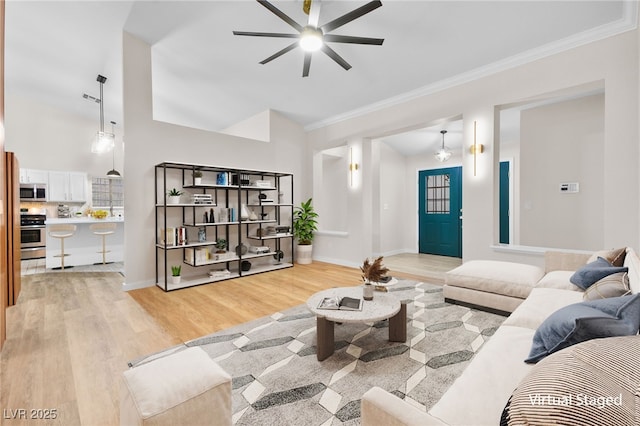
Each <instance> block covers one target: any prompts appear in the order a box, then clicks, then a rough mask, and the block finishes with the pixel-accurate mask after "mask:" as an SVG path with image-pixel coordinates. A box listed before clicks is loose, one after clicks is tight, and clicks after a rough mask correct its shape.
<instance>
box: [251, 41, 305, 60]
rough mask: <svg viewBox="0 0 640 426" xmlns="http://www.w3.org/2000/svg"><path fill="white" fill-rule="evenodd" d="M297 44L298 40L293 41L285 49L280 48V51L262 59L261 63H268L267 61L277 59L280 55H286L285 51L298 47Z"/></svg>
mask: <svg viewBox="0 0 640 426" xmlns="http://www.w3.org/2000/svg"><path fill="white" fill-rule="evenodd" d="M296 46H298V42H297V41H296V42H294V43H291V44H290V45H288V46H287V47H285V48H284V49H282V50H279V51H278V52H276V53H274V54H273V55H271V56H269V57H268V58H267V59H265V60H263V61H260V63H261V64H262V65H264V64H266V63H267V62H271V61H273V60H274V59H276V58H278V57H280V56H282V55H284V54H285V53H287V52H288V51H290V50H293V49H295V48H296Z"/></svg>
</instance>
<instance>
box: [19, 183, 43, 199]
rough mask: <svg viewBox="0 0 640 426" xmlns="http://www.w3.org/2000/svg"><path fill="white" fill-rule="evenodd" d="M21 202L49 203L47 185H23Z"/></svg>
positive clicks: (21, 185) (21, 186) (21, 187)
mask: <svg viewBox="0 0 640 426" xmlns="http://www.w3.org/2000/svg"><path fill="white" fill-rule="evenodd" d="M20 201H47V185H46V184H44V183H21V184H20Z"/></svg>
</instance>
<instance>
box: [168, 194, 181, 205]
mask: <svg viewBox="0 0 640 426" xmlns="http://www.w3.org/2000/svg"><path fill="white" fill-rule="evenodd" d="M167 204H180V196H179V195H169V196H168V197H167Z"/></svg>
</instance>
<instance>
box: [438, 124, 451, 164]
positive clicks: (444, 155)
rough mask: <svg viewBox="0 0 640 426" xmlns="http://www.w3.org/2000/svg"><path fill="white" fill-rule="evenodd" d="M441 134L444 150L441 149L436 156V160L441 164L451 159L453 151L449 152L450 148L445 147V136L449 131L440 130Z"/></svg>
mask: <svg viewBox="0 0 640 426" xmlns="http://www.w3.org/2000/svg"><path fill="white" fill-rule="evenodd" d="M440 133H442V148H440V149H439V150H438V151H436V153H435V154H434V155H435V157H436V160H438V161H439V162H441V163H444V162H445V161H447V160H448V159H449V158H451V151H449V148H447V147H446V146H444V135H445V134H446V133H447V131H446V130H440Z"/></svg>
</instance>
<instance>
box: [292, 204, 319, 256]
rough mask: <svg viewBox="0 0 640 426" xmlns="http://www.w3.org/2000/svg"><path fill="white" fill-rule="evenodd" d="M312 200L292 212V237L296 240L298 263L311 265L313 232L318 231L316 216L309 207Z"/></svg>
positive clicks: (311, 207)
mask: <svg viewBox="0 0 640 426" xmlns="http://www.w3.org/2000/svg"><path fill="white" fill-rule="evenodd" d="M311 201H312V199H311V198H309V199H308V200H307V201H305V202H303V203H302V204H300V206H298V207H296V208H295V209H294V210H293V235H294V236H295V237H296V239H297V240H298V256H297V257H298V263H300V264H303V265H307V264H309V263H311V252H312V250H313V245H312V243H313V232H314V231H317V230H318V221H317V220H316V219H317V218H318V214H317V213H316V212H315V211H314V210H313V206H312V205H311Z"/></svg>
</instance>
